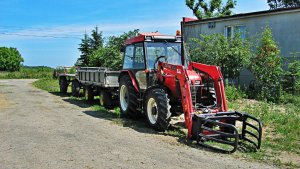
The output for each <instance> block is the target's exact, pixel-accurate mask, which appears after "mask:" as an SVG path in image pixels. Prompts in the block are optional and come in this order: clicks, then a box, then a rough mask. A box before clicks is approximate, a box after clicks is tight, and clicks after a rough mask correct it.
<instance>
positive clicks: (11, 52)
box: [0, 47, 24, 72]
mask: <svg viewBox="0 0 300 169" xmlns="http://www.w3.org/2000/svg"><path fill="white" fill-rule="evenodd" d="M22 62H24V59H23V58H22V56H21V54H20V53H19V51H18V50H17V49H16V48H7V47H0V71H11V72H12V71H19V70H20V67H21V63H22Z"/></svg>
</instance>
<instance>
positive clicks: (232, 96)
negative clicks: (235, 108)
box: [225, 85, 247, 101]
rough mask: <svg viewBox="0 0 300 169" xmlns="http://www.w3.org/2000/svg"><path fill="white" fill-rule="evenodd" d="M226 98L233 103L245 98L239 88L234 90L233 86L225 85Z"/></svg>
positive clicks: (244, 94)
mask: <svg viewBox="0 0 300 169" xmlns="http://www.w3.org/2000/svg"><path fill="white" fill-rule="evenodd" d="M225 93H226V98H227V100H229V101H234V100H237V99H241V98H246V96H247V95H246V93H245V92H243V91H242V90H241V88H239V87H238V88H236V87H235V86H231V85H226V87H225Z"/></svg>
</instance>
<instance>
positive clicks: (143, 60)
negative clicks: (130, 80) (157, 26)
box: [123, 33, 182, 70]
mask: <svg viewBox="0 0 300 169" xmlns="http://www.w3.org/2000/svg"><path fill="white" fill-rule="evenodd" d="M125 44H126V48H125V56H124V62H123V69H136V70H138V69H141V70H145V69H147V70H153V69H154V66H155V61H156V59H157V58H159V57H161V56H164V59H163V61H166V62H168V63H171V64H179V65H181V64H182V60H181V36H167V35H161V34H160V33H142V34H140V35H139V36H137V37H134V38H131V39H128V40H126V41H125Z"/></svg>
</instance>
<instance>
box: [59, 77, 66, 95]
mask: <svg viewBox="0 0 300 169" xmlns="http://www.w3.org/2000/svg"><path fill="white" fill-rule="evenodd" d="M59 89H60V93H67V91H68V81H67V78H66V77H64V76H62V77H60V78H59Z"/></svg>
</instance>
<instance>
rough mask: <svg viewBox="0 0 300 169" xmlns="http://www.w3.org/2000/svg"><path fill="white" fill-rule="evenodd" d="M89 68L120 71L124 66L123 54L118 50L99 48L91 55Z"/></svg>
mask: <svg viewBox="0 0 300 169" xmlns="http://www.w3.org/2000/svg"><path fill="white" fill-rule="evenodd" d="M89 66H91V67H108V68H111V69H113V70H119V69H120V68H121V66H122V54H121V52H120V51H119V50H118V49H116V48H111V47H103V48H99V49H98V50H96V51H94V52H93V53H92V54H91V55H90V64H89Z"/></svg>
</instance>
